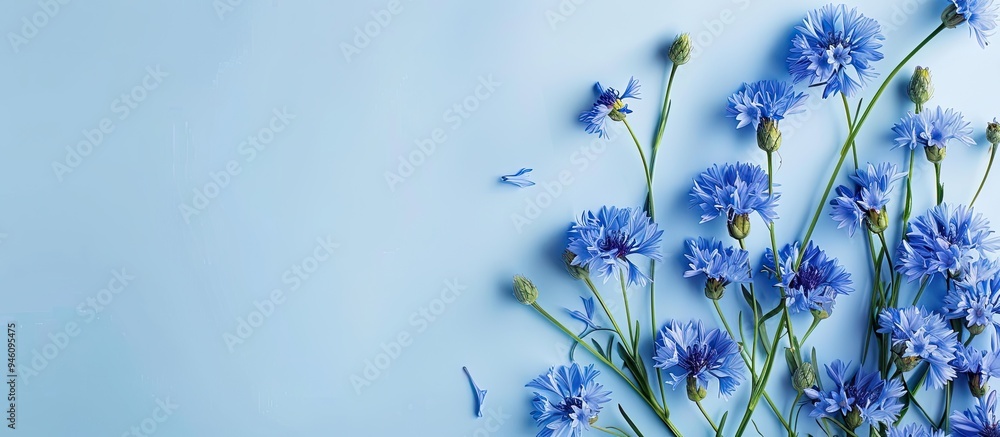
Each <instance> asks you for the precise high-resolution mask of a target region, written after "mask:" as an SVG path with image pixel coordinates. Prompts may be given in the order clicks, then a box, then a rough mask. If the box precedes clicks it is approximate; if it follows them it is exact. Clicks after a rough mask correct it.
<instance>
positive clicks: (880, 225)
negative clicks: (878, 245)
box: [830, 162, 906, 237]
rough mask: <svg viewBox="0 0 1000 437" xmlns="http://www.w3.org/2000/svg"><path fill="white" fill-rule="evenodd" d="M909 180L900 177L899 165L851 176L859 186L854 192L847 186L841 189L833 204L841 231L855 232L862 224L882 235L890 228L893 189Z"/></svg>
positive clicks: (903, 174)
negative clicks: (890, 196) (889, 208)
mask: <svg viewBox="0 0 1000 437" xmlns="http://www.w3.org/2000/svg"><path fill="white" fill-rule="evenodd" d="M904 176H906V173H900V172H899V171H898V169H897V167H896V165H895V164H890V163H888V162H883V163H881V164H879V165H878V166H877V167H876V166H874V165H872V164H868V168H867V169H864V170H862V169H858V171H857V173H855V174H853V175H851V179H853V180H854V182H855V183H856V184H857V186H856V187H855V188H854V189H851V188H848V187H846V186H844V185H841V186H839V187H837V197H835V198H834V199H833V200H831V201H830V205H832V206H833V212H832V213H831V214H830V215H831V216H833V219H834V220H836V221H837V228H838V229H839V228H844V227H846V228H847V233H848V234H849V235H850V236H852V237H853V236H854V232H855V231H857V230H858V227H859V226H861V224H862V223H864V224H866V225H867V226H868V229H869V230H871V231H872V232H874V233H876V234H878V233H881V232H882V231H885V229H886V227H888V226H889V213H888V211H886V205H888V204H889V193H891V192H892V185H893V184H894V183H895V182H896V181H898V180H900V179H902V178H903V177H904Z"/></svg>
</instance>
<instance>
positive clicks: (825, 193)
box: [795, 24, 945, 267]
mask: <svg viewBox="0 0 1000 437" xmlns="http://www.w3.org/2000/svg"><path fill="white" fill-rule="evenodd" d="M944 29H945V26H944V24H941V25H940V26H938V27H937V28H936V29H934V31H933V32H931V33H930V35H927V37H926V38H924V40H923V41H921V42H920V44H917V46H916V47H915V48H914V49H913V50H912V51H910V53H909V54H907V55H906V57H904V58H903V60H902V61H900V63H899V64H898V65H896V68H894V69H893V70H892V72H891V73H889V75H888V76H886V78H885V80H884V81H883V82H882V86H880V87H879V89H878V91H876V92H875V96H874V97H872V99H871V101H870V102H868V106H867V107H866V108H865V112H864V113H862V114H861V117H860V118H859V119H858V121H857V122H856V123H855V125H854V129H851V133H850V134H849V135H848V136H847V140H846V141H844V145H843V147H841V149H840V158H839V159H838V160H837V165H836V167H834V169H833V174H831V175H830V180H829V181H827V183H826V188H825V189H824V190H823V196H822V197H820V199H819V203H818V204H817V205H816V210H815V212H814V213H813V217H812V220H811V221H810V223H809V228H808V229H807V230H806V234H805V237H804V238H802V240H801V241H802V242H803V243H804V244H807V243H808V241H809V239H810V238H812V233H813V231H814V230H815V229H816V223H817V222H818V221H819V216H820V215H821V214H823V207H824V206H826V198H827V196H829V195H830V190H832V189H833V184H834V182H836V180H837V175H838V174H839V173H840V168H841V167H842V166H843V165H844V159H845V158H846V157H847V151H848V149H849V148H850V146H851V143H853V142H854V139H855V138H856V137H857V136H858V132H860V131H861V127H862V126H863V125H864V124H865V120H867V119H868V115H869V114H870V113H871V111H872V108H874V107H875V103H877V102H878V100H879V97H881V96H882V93H884V92H885V90H886V88H888V87H889V82H891V81H892V79H893V78H895V77H896V75H897V74H899V71H900V70H901V69H902V68H903V66H904V65H906V63H907V62H910V59H912V58H913V56H915V55H916V54H917V52H919V51H920V49H922V48H924V46H925V45H927V43H929V42H930V41H931V40H932V39H934V37H935V36H937V35H938V34H939V33H941V31H943V30H944ZM803 253H805V251H802V253H800V254H799V259H798V260H797V261H796V262H795V266H796V267H798V265H799V264H800V263H801V262H802V254H803Z"/></svg>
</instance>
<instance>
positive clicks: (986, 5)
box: [941, 0, 998, 48]
mask: <svg viewBox="0 0 1000 437" xmlns="http://www.w3.org/2000/svg"><path fill="white" fill-rule="evenodd" d="M997 15H998V14H997V8H996V5H995V4H994V3H993V0H951V5H948V8H947V9H945V12H944V14H943V15H942V17H941V18H942V19H943V20H944V22H945V24H946V25H947V26H948V27H951V28H954V27H958V25H959V24H962V23H964V22H966V21H967V22H969V34H970V35H975V36H976V41H977V42H979V46H980V47H982V48H986V46H987V45H989V43H990V42H989V41H987V40H986V38H989V37H990V36H992V35H993V33H994V31H995V30H996V27H997Z"/></svg>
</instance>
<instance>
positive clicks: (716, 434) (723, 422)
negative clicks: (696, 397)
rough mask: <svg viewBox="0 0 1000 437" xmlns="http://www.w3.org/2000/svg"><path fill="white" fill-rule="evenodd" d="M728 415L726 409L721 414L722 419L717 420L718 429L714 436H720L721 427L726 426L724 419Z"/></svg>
mask: <svg viewBox="0 0 1000 437" xmlns="http://www.w3.org/2000/svg"><path fill="white" fill-rule="evenodd" d="M728 417H729V412H728V411H726V412H725V414H723V415H722V420H720V421H719V430H718V431H716V433H715V437H722V430H723V428H725V427H726V419H727V418H728Z"/></svg>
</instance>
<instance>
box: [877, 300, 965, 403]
mask: <svg viewBox="0 0 1000 437" xmlns="http://www.w3.org/2000/svg"><path fill="white" fill-rule="evenodd" d="M878 332H879V333H881V334H892V335H891V337H890V338H891V340H892V352H893V355H895V359H896V367H898V368H899V369H900V370H902V371H904V372H908V371H910V370H913V368H914V367H916V365H917V364H918V363H919V362H920V361H921V360H923V361H926V362H927V365H928V366H927V381H928V385H927V387H928V388H930V387H934V388H936V389H939V388H941V387H944V384H945V383H947V382H948V381H951V380H952V379H955V375H956V373H955V368H954V367H952V365H951V362H952V360H954V359H955V354H956V353H957V352H958V346H959V343H958V334H957V333H956V332H955V331H953V330H952V329H951V327H949V326H948V323H947V322H946V321H945V319H944V317H943V316H941V315H940V314H937V313H933V312H929V311H927V310H925V309H924V308H917V307H915V306H911V307H908V308H886V309H884V310H882V312H881V313H879V315H878Z"/></svg>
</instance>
